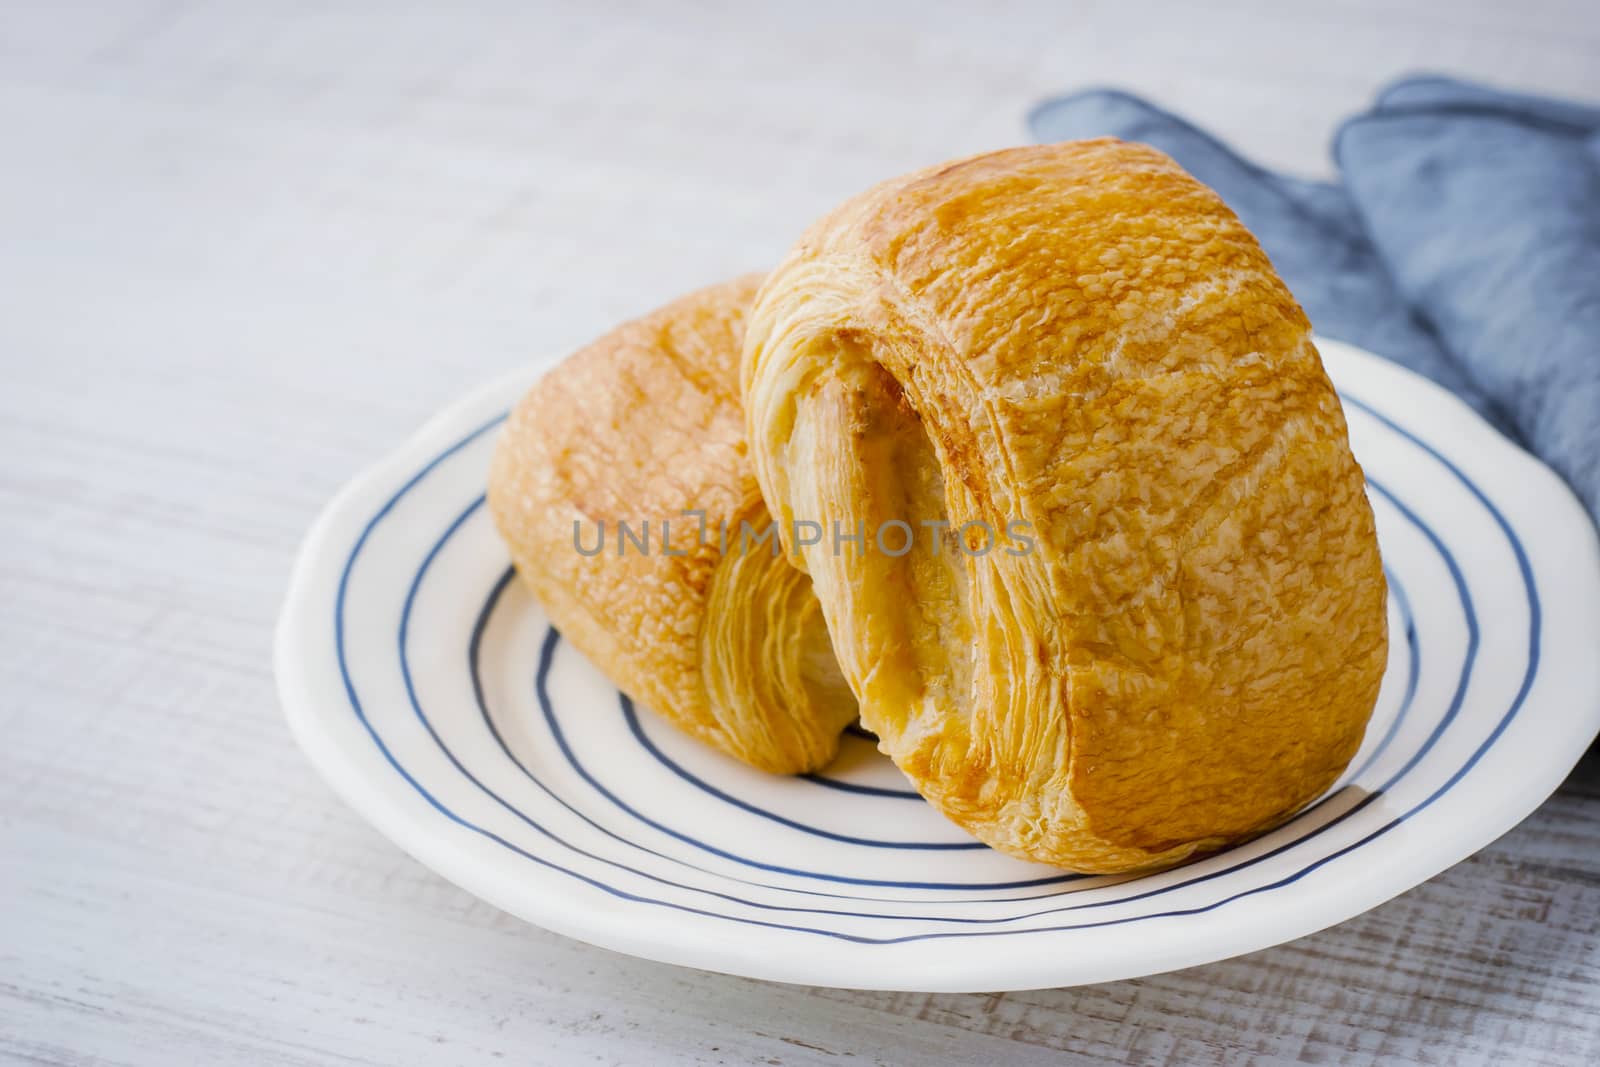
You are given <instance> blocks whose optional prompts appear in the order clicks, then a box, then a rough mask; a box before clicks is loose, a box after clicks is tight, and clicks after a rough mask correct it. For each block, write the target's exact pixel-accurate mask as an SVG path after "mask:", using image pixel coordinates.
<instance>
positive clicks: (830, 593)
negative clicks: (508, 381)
mask: <svg viewBox="0 0 1600 1067" xmlns="http://www.w3.org/2000/svg"><path fill="white" fill-rule="evenodd" d="M742 392H743V400H744V406H745V412H746V419H747V426H748V433H749V440H750V443H751V454H752V457H753V461H754V465H755V469H756V474H757V477H758V480H759V482H760V486H761V491H762V494H763V496H764V497H765V499H766V501H767V503H768V505H769V506H770V507H771V509H772V513H773V515H775V516H777V517H778V519H779V520H780V521H779V528H780V533H781V534H782V536H784V537H785V538H786V543H787V544H788V545H789V547H790V549H791V550H792V551H794V552H795V553H796V554H797V558H798V560H799V561H800V562H801V563H803V565H804V567H805V569H806V570H807V571H808V572H809V574H810V575H811V579H812V582H813V585H814V587H815V591H816V595H817V596H818V598H819V599H820V601H821V603H822V610H823V614H824V616H825V617H826V619H827V624H828V628H829V630H830V632H831V634H832V638H833V646H834V649H835V651H836V652H837V653H838V656H839V659H840V662H841V665H842V667H843V670H844V675H845V678H846V679H847V680H848V682H849V684H850V687H851V688H852V690H853V691H854V693H855V695H856V697H857V698H858V699H859V701H860V712H861V719H862V722H863V723H864V724H865V725H866V726H867V727H868V728H870V729H871V730H873V731H874V732H876V733H877V734H878V736H879V738H880V741H881V747H882V748H883V750H884V751H885V752H887V753H888V754H889V755H890V756H891V757H892V758H893V759H894V761H895V763H896V764H898V765H899V767H900V768H901V770H902V771H904V772H905V774H906V775H907V776H908V777H909V778H910V779H911V780H912V782H914V783H915V785H916V787H917V788H918V790H920V791H921V792H922V794H923V795H924V796H925V797H927V798H928V800H929V801H931V802H932V803H933V804H935V805H936V806H937V807H938V808H939V809H940V810H942V811H943V812H944V813H945V814H946V815H948V816H949V817H950V818H951V819H953V820H954V821H955V822H957V823H959V824H960V825H962V826H964V827H966V828H967V829H968V830H969V831H971V832H972V833H973V834H975V835H976V836H977V837H978V838H980V839H981V840H983V841H985V842H987V843H988V844H990V845H991V846H993V847H995V848H998V849H1001V850H1004V851H1006V852H1009V853H1013V854H1015V855H1018V856H1023V857H1026V858H1028V859H1033V860H1039V861H1043V862H1047V863H1051V864H1056V865H1059V866H1063V867H1068V868H1072V869H1076V870H1081V871H1101V872H1108V871H1122V870H1133V869H1140V868H1147V867H1152V866H1157V865H1162V864H1169V863H1172V862H1175V861H1178V860H1181V859H1183V858H1185V857H1187V856H1190V855H1192V854H1194V853H1195V852H1197V851H1201V850H1209V849H1213V848H1217V847H1220V846H1222V845H1225V844H1227V843H1230V842H1233V841H1236V840H1239V839H1241V838H1244V837H1247V836H1249V835H1252V834H1255V833H1258V832H1260V831H1262V830H1264V829H1266V828H1268V827H1271V826H1273V825H1274V824H1276V823H1278V822H1280V821H1282V820H1283V819H1285V818H1286V817H1287V816H1288V815H1290V814H1291V813H1293V812H1294V811H1295V810H1297V809H1299V808H1300V807H1302V806H1303V805H1305V804H1306V803H1308V802H1309V801H1310V800H1312V799H1313V798H1315V797H1316V796H1317V795H1318V794H1320V793H1321V792H1322V791H1324V790H1325V789H1326V788H1328V786H1329V785H1331V784H1332V783H1333V782H1334V780H1335V779H1336V778H1337V776H1338V775H1339V773H1340V772H1341V770H1342V769H1343V768H1344V767H1345V766H1346V764H1347V763H1348V762H1349V760H1350V759H1351V757H1352V755H1353V754H1354V753H1355V751H1356V749H1357V747H1358V746H1359V744H1360V742H1361V738H1362V735H1363V731H1364V730H1365V727H1366V722H1367V719H1368V717H1369V716H1370V714H1371V711H1372V707H1373V704H1374V701H1375V700H1376V697H1377V692H1378V686H1379V682H1380V680H1381V678H1382V675H1383V671H1384V666H1385V662H1386V650H1387V634H1386V623H1385V586H1384V578H1383V571H1382V567H1381V564H1380V561H1379V557H1378V547H1377V541H1376V538H1375V535H1374V528H1373V517H1372V511H1371V509H1370V506H1369V504H1368V502H1367V499H1366V496H1365V490H1364V482H1363V479H1362V474H1361V470H1360V468H1359V467H1358V466H1357V465H1356V462H1355V460H1354V459H1353V458H1352V456H1351V454H1350V449H1349V445H1348V442H1347V439H1346V427H1345V420H1344V415H1343V411H1342V409H1341V408H1340V405H1339V400H1338V398H1337V397H1336V396H1335V394H1334V391H1333V388H1332V386H1331V385H1330V383H1329V381H1328V378H1327V376H1326V374H1325V372H1324V371H1323V368H1322V363H1321V360H1320V357H1319V356H1318V354H1317V350H1316V348H1315V347H1314V346H1313V345H1312V341H1311V329H1310V326H1309V324H1308V323H1307V321H1306V317H1305V315H1304V313H1303V312H1302V311H1301V309H1300V307H1299V306H1298V305H1297V304H1296V303H1295V301H1294V299H1293V297H1292V296H1291V295H1290V294H1289V291H1288V290H1287V289H1286V288H1285V287H1284V284H1283V282H1282V281H1281V280H1280V279H1279V278H1278V276H1277V275H1276V274H1275V273H1274V272H1273V269H1272V266H1271V264H1270V263H1269V262H1268V260H1267V257H1266V255H1265V254H1264V253H1263V252H1262V250H1261V248H1260V246H1259V245H1258V244H1257V243H1256V241H1255V240H1254V238H1252V237H1251V235H1250V234H1249V233H1248V232H1247V231H1246V230H1245V228H1244V226H1243V225H1242V224H1241V223H1240V222H1239V220H1238V219H1237V218H1236V217H1235V216H1234V215H1233V213H1232V212H1231V211H1229V210H1228V208H1227V207H1226V206H1225V205H1224V204H1223V203H1222V201H1221V200H1220V199H1219V198H1218V197H1217V196H1216V195H1215V194H1214V193H1212V192H1211V191H1210V190H1209V189H1207V188H1206V187H1205V186H1203V185H1201V184H1200V183H1199V182H1197V181H1195V180H1194V179H1193V178H1191V177H1190V176H1189V175H1188V174H1187V173H1185V172H1184V171H1183V170H1182V169H1181V168H1180V167H1179V166H1178V165H1177V164H1176V163H1174V162H1173V161H1172V160H1171V159H1169V158H1168V157H1166V156H1165V155H1163V154H1162V153H1160V152H1158V151H1156V150H1154V149H1152V148H1148V147H1145V146H1142V145H1134V144H1126V143H1122V142H1119V141H1115V140H1099V141H1088V142H1077V143H1067V144H1059V145H1048V146H1038V147H1029V148H1019V149H1013V150H1009V151H1003V152H996V153H992V154H988V155H981V156H976V157H973V158H970V159H966V160H962V161H959V162H954V163H950V164H946V165H943V166H938V167H934V168H931V169H928V170H923V171H920V172H918V173H915V174H911V175H909V176H907V177H903V178H899V179H896V180H893V181H890V182H887V183H884V184H882V185H879V186H877V187H876V188H874V189H871V190H869V191H868V192H866V193H864V194H862V195H861V196H859V197H857V198H855V199H854V200H851V201H849V202H848V203H846V204H845V205H844V206H842V207H841V208H839V209H838V210H836V211H834V212H833V213H832V214H830V215H828V216H827V217H826V218H824V219H822V220H821V221H820V222H819V223H817V224H816V225H815V226H813V227H812V228H811V229H810V231H809V232H808V233H807V234H806V235H805V236H804V237H803V238H802V239H801V241H800V242H799V244H798V245H797V246H796V247H795V248H794V249H793V250H792V252H791V253H790V254H789V255H788V257H787V258H786V260H785V261H784V262H783V263H782V264H781V265H780V266H779V267H778V268H777V270H776V271H774V272H773V273H772V274H771V275H770V276H769V277H768V278H767V280H766V281H765V283H764V284H763V286H762V288H761V291H760V294H759V295H758V296H757V298H756V303H755V307H754V308H753V309H752V311H751V313H750V321H749V324H748V327H747V335H746V338H745V342H744V357H743V366H742ZM802 522H804V523H819V524H821V526H822V527H823V528H824V529H826V530H827V531H828V533H827V535H826V536H824V537H823V538H821V539H820V540H818V539H815V538H813V537H809V536H797V534H796V530H797V529H805V530H809V529H810V527H808V526H797V525H796V524H797V523H802ZM835 524H837V525H835ZM941 524H942V525H941ZM906 528H909V529H910V530H912V532H913V533H914V534H915V536H914V537H911V538H909V539H907V538H906V536H905V530H906ZM886 529H887V530H892V531H893V532H892V533H890V534H889V535H888V536H887V537H885V538H883V539H882V540H880V539H879V536H878V535H879V534H881V533H882V532H883V531H884V530H886ZM863 531H865V533H866V536H864V537H861V538H859V539H857V540H852V539H850V538H851V537H852V535H855V534H859V533H861V532H863ZM940 532H943V533H944V535H945V536H944V537H943V538H942V543H940V541H939V540H938V539H936V537H935V535H936V534H939V533H940ZM841 535H842V536H843V538H845V540H843V541H841V539H840V537H841ZM986 546H987V548H986ZM903 547H904V549H905V550H904V551H901V550H902V548H903Z"/></svg>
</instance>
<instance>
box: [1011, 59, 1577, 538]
mask: <svg viewBox="0 0 1600 1067" xmlns="http://www.w3.org/2000/svg"><path fill="white" fill-rule="evenodd" d="M1029 125H1030V128H1031V130H1032V132H1033V134H1034V136H1035V137H1037V138H1038V139H1039V140H1043V141H1059V140H1068V139H1072V138H1079V137H1096V136H1103V135H1107V134H1109V135H1113V136H1117V137H1122V138H1125V139H1127V140H1131V141H1143V142H1145V143H1147V144H1152V145H1155V146H1156V147H1157V148H1160V149H1161V150H1162V151H1164V152H1166V153H1167V154H1169V155H1171V156H1172V157H1173V158H1174V159H1176V160H1177V161H1178V162H1179V163H1181V164H1183V165H1184V166H1185V167H1186V168H1188V170H1189V171H1190V172H1191V173H1193V174H1194V175H1195V176H1196V177H1198V178H1199V179H1200V180H1201V181H1203V182H1205V183H1206V184H1208V185H1210V186H1211V187H1212V188H1214V189H1216V190H1217V192H1218V193H1220V194H1221V196H1222V198H1223V199H1224V200H1226V201H1227V202H1228V204H1229V205H1230V206H1231V207H1232V208H1233V209H1234V210H1235V211H1236V212H1238V214H1239V217H1240V218H1241V219H1243V220H1244V223H1245V225H1246V226H1248V227H1250V229H1251V230H1252V231H1253V232H1254V233H1255V234H1256V236H1257V238H1259V239H1260V241H1261V243H1262V245H1263V246H1264V247H1265V248H1266V250H1267V253H1268V255H1270V256H1271V257H1272V261H1273V263H1274V265H1276V266H1277V268H1278V271H1279V273H1281V274H1282V275H1283V277H1284V280H1285V281H1286V282H1287V283H1288V285H1289V287H1290V289H1292V290H1293V291H1294V293H1295V296H1296V297H1298V298H1299V300H1300V302H1301V304H1302V305H1304V307H1305V309H1306V313H1307V314H1308V315H1309V316H1310V318H1311V321H1312V324H1313V325H1314V326H1315V327H1316V329H1317V330H1318V331H1319V332H1320V333H1323V334H1326V335H1327V336H1329V337H1335V338H1338V339H1340V340H1344V341H1349V342H1351V343H1353V344H1356V345H1359V346H1360V347H1362V348H1366V349H1368V350H1370V351H1372V352H1376V353H1378V354H1379V355H1382V356H1385V357H1387V358H1389V359H1392V360H1395V361H1396V362H1399V363H1402V364H1404V365H1405V366H1407V367H1410V368H1411V369H1412V370H1415V371H1417V372H1418V373H1420V374H1423V375H1426V376H1427V377H1429V378H1431V379H1433V380H1434V381H1436V382H1438V383H1439V384H1441V385H1443V386H1445V387H1446V388H1448V389H1451V390H1452V391H1454V392H1456V393H1457V394H1459V395H1460V396H1461V397H1462V399H1464V400H1465V401H1466V402H1467V403H1469V404H1471V405H1472V406H1473V407H1474V408H1476V409H1477V410H1478V411H1479V413H1481V414H1482V415H1484V417H1485V418H1487V419H1488V420H1489V421H1490V422H1492V423H1494V424H1495V425H1496V426H1497V427H1499V428H1500V429H1501V430H1502V431H1503V432H1505V433H1506V434H1507V435H1508V436H1510V437H1512V438H1514V439H1516V440H1518V441H1519V442H1520V443H1523V444H1525V445H1526V446H1527V447H1529V448H1531V449H1532V450H1533V451H1534V452H1535V453H1537V454H1538V455H1539V456H1540V457H1541V458H1542V459H1544V461H1545V462H1547V463H1549V464H1550V465H1551V466H1552V467H1554V468H1555V469H1556V470H1557V471H1559V472H1560V473H1561V474H1562V475H1563V476H1564V477H1565V478H1566V479H1567V481H1568V482H1569V483H1570V484H1571V485H1572V486H1573V488H1574V489H1575V490H1576V491H1577V493H1578V495H1579V496H1580V497H1581V498H1582V499H1583V501H1584V503H1585V504H1587V505H1588V507H1589V510H1590V512H1591V514H1594V515H1597V516H1600V109H1596V108H1590V107H1584V106H1581V105H1577V104H1571V103H1564V102H1561V101H1555V100H1546V99H1542V98H1538V97H1532V96H1526V95H1519V94H1514V93H1506V92H1501V91H1498V90H1494V89H1489V88H1486V87H1484V86H1479V85H1473V84H1470V83H1465V82H1459V81H1454V80H1452V79H1448V78H1440V77H1416V78H1408V79H1405V80H1403V81H1401V82H1398V83H1396V84H1395V85H1393V86H1391V87H1390V88H1389V89H1387V90H1386V91H1385V92H1383V93H1382V94H1381V95H1380V96H1379V98H1378V101H1377V103H1376V105H1375V106H1374V107H1373V109H1372V110H1371V111H1369V112H1367V113H1365V114H1362V115H1359V116H1356V117H1355V118H1352V119H1350V120H1349V121H1348V122H1346V123H1345V124H1344V126H1343V127H1341V129H1340V130H1339V132H1338V135H1337V137H1336V140H1335V158H1336V159H1337V161H1338V164H1339V170H1340V174H1341V178H1342V181H1341V182H1338V183H1331V182H1315V181H1305V180H1302V179H1298V178H1291V177H1287V176H1284V175H1280V174H1275V173H1273V172H1271V171H1268V170H1265V169H1263V168H1262V167H1259V166H1257V165H1255V164H1253V163H1251V162H1249V161H1248V160H1245V159H1243V158H1242V157H1240V156H1239V155H1238V154H1237V153H1235V152H1233V151H1232V150H1231V149H1229V148H1228V147H1227V146H1225V145H1223V144H1221V143H1220V142H1218V141H1217V140H1216V139H1215V138H1213V137H1211V136H1210V135H1208V134H1206V133H1204V132H1202V131H1201V130H1199V129H1197V128H1195V127H1194V126H1192V125H1190V124H1189V123H1187V122H1185V121H1184V120H1183V119H1181V118H1178V117H1177V116H1175V115H1172V114H1170V113H1168V112H1165V111H1163V110H1161V109H1160V108H1157V107H1155V106H1153V105H1151V104H1149V103H1146V102H1145V101H1143V100H1140V99H1138V98H1137V97H1133V96H1130V95H1128V94H1126V93H1121V92H1116V91H1113V90H1091V91H1087V92H1080V93H1074V94H1072V95H1070V96H1064V97H1061V98H1059V99H1054V100H1050V101H1047V102H1045V103H1043V104H1041V105H1039V106H1038V107H1037V108H1035V109H1034V111H1033V113H1032V114H1031V115H1030V118H1029Z"/></svg>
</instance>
